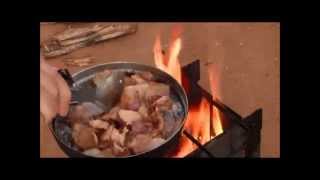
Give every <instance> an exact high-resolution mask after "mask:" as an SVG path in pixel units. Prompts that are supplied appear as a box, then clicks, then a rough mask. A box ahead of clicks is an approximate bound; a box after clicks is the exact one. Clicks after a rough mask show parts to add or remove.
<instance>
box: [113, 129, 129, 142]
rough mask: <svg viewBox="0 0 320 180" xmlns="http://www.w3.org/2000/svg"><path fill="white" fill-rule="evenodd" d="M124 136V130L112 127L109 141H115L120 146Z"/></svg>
mask: <svg viewBox="0 0 320 180" xmlns="http://www.w3.org/2000/svg"><path fill="white" fill-rule="evenodd" d="M125 138H126V132H123V133H120V132H119V130H118V129H114V130H113V131H112V133H111V141H113V142H114V143H117V144H118V145H120V146H124V141H125Z"/></svg>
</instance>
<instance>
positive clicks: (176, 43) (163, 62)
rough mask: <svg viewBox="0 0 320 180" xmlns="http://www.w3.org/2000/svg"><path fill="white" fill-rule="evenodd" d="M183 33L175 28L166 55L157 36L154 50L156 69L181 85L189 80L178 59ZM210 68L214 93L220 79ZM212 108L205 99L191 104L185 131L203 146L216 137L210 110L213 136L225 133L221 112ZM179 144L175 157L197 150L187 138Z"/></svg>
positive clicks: (183, 137)
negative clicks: (183, 81)
mask: <svg viewBox="0 0 320 180" xmlns="http://www.w3.org/2000/svg"><path fill="white" fill-rule="evenodd" d="M181 33H182V29H181V28H180V27H174V28H173V30H172V34H171V35H172V36H171V41H170V44H169V47H168V51H166V53H165V54H164V53H163V51H162V50H163V49H162V47H161V40H160V35H158V36H156V40H155V44H154V49H153V53H154V61H155V65H156V67H158V68H159V69H161V70H163V71H165V72H167V73H168V74H170V75H171V76H172V77H174V78H175V79H176V80H177V81H178V82H179V83H180V84H182V78H187V77H182V76H183V75H182V73H181V65H180V62H179V59H178V56H179V52H180V50H181V47H182V44H181V43H182V41H181ZM210 66H212V65H210ZM210 66H209V69H210V70H209V69H208V75H209V80H210V87H211V91H212V93H213V92H214V90H216V87H217V86H218V77H216V76H215V74H214V73H215V72H213V71H211V70H212V69H211V68H210ZM184 88H185V90H186V92H187V93H188V87H185V86H184ZM210 106H211V105H210V103H209V102H208V101H207V100H206V99H205V98H204V97H202V99H201V101H200V102H199V103H196V104H195V103H194V104H189V111H188V116H187V120H186V123H185V127H184V129H185V130H186V131H187V132H189V133H190V134H191V135H192V136H193V137H195V138H197V139H198V141H199V142H200V143H201V144H205V143H206V142H208V141H209V140H211V139H212V138H213V137H214V136H211V135H210V108H212V110H213V111H212V112H213V116H212V121H213V122H212V124H213V129H214V133H213V134H214V135H215V136H217V135H219V134H220V133H222V132H223V129H222V125H221V119H220V114H219V111H218V109H217V108H215V107H210ZM179 143H180V144H179V145H178V149H177V152H176V153H175V154H174V155H173V157H184V156H186V155H187V154H189V153H191V152H192V151H194V150H195V149H196V148H197V146H196V145H195V144H193V143H192V142H191V141H190V140H189V139H188V138H187V137H185V136H182V137H181V139H180V142H179Z"/></svg>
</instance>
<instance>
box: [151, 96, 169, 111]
mask: <svg viewBox="0 0 320 180" xmlns="http://www.w3.org/2000/svg"><path fill="white" fill-rule="evenodd" d="M153 106H156V111H168V110H170V109H171V108H172V100H171V99H170V97H169V96H162V97H161V98H159V99H157V100H156V101H155V102H154V103H153Z"/></svg>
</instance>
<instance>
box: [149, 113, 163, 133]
mask: <svg viewBox="0 0 320 180" xmlns="http://www.w3.org/2000/svg"><path fill="white" fill-rule="evenodd" d="M151 120H152V121H153V124H154V125H155V128H154V129H153V131H152V137H155V136H157V135H159V134H161V135H162V131H163V128H164V119H163V116H162V113H160V112H157V111H155V112H153V113H152V114H151Z"/></svg>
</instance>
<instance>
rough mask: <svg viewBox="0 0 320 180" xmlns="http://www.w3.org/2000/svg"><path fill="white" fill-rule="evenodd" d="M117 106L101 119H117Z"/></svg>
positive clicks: (118, 108)
mask: <svg viewBox="0 0 320 180" xmlns="http://www.w3.org/2000/svg"><path fill="white" fill-rule="evenodd" d="M119 110H120V107H119V106H115V107H113V108H112V109H111V110H110V111H109V112H108V113H106V114H104V115H103V116H102V117H101V119H103V120H106V121H107V120H116V119H118V112H119Z"/></svg>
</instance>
